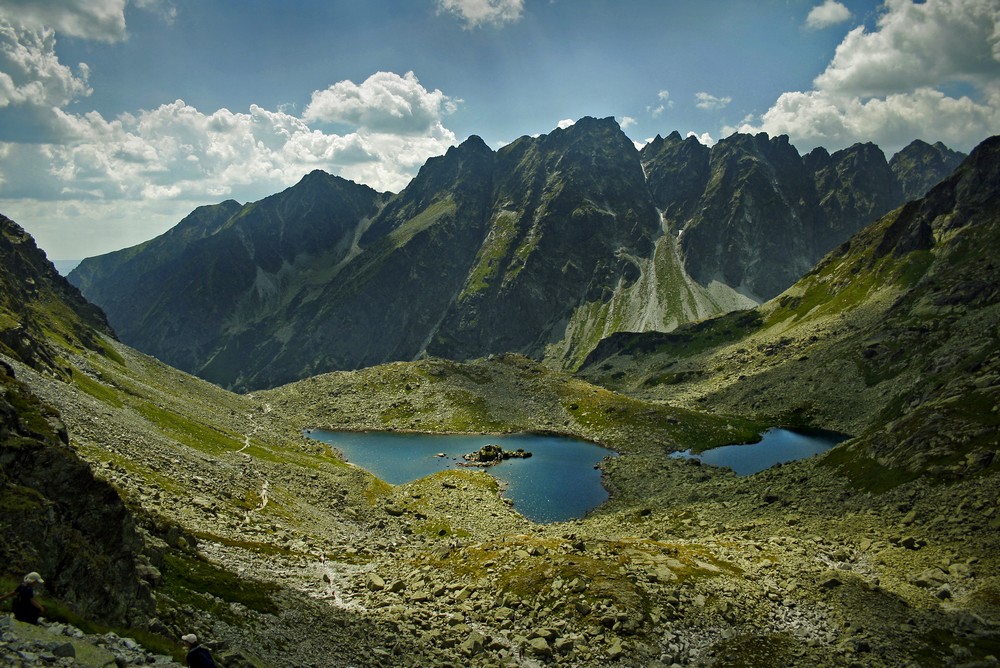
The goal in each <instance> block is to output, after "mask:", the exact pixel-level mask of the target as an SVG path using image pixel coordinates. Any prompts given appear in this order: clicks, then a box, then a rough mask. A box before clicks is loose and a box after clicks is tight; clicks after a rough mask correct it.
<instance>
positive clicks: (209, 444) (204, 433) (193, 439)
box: [136, 401, 243, 456]
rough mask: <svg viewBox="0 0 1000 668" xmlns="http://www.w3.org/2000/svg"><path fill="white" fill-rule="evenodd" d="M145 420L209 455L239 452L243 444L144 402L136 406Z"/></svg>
mask: <svg viewBox="0 0 1000 668" xmlns="http://www.w3.org/2000/svg"><path fill="white" fill-rule="evenodd" d="M136 410H138V411H139V413H141V414H142V415H143V416H144V417H145V418H146V419H147V420H149V421H150V422H152V423H153V424H155V425H156V426H157V427H158V428H159V429H160V430H162V432H163V433H164V434H166V435H168V436H170V437H171V438H174V439H176V440H177V441H178V442H180V443H183V444H184V445H186V446H188V447H191V448H194V449H196V450H200V451H202V452H205V453H207V454H211V455H216V456H217V455H221V454H223V453H226V452H232V451H234V450H239V449H240V448H241V447H243V443H242V441H241V440H239V437H237V436H235V435H233V434H225V433H223V432H221V431H219V430H218V429H216V428H214V427H210V426H208V425H205V424H202V423H200V422H195V421H194V420H192V419H190V418H187V417H185V416H183V415H180V414H179V413H176V412H174V411H171V410H168V409H166V408H162V407H160V406H156V405H154V404H152V403H150V402H147V401H144V402H140V403H138V404H137V405H136Z"/></svg>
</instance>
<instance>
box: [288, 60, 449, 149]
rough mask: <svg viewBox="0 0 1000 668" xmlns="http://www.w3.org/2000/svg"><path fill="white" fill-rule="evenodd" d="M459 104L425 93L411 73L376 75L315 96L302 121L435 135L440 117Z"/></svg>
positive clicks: (437, 93)
mask: <svg viewBox="0 0 1000 668" xmlns="http://www.w3.org/2000/svg"><path fill="white" fill-rule="evenodd" d="M459 102H460V100H456V99H452V98H450V97H448V96H447V95H445V94H444V93H442V92H441V91H440V90H434V91H428V90H427V89H425V88H424V87H423V86H421V85H420V82H419V81H418V80H417V77H416V75H414V74H413V72H407V73H406V74H405V75H403V76H399V75H398V74H395V73H394V72H376V73H375V74H373V75H371V76H370V77H368V78H367V79H366V80H365V81H364V82H363V83H361V84H356V83H354V82H353V81H340V82H337V83H335V84H334V85H332V86H330V87H329V88H327V89H326V90H322V91H316V92H314V93H313V94H312V101H310V102H309V105H308V106H307V107H306V109H305V111H304V112H303V114H302V117H303V119H305V120H306V121H320V122H328V123H347V124H350V125H356V126H360V127H364V128H366V129H368V130H370V131H374V132H393V133H401V134H423V133H426V132H428V131H434V130H435V129H436V128H437V127H438V126H439V125H440V122H441V117H442V116H443V115H445V114H450V113H452V112H454V111H455V109H456V107H457V104H458V103H459Z"/></svg>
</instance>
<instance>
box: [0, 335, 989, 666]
mask: <svg viewBox="0 0 1000 668" xmlns="http://www.w3.org/2000/svg"><path fill="white" fill-rule="evenodd" d="M113 345H114V346H115V348H116V350H117V352H118V355H120V356H121V360H120V362H114V361H111V360H108V359H106V358H103V357H101V356H99V355H84V356H80V357H78V358H76V359H73V360H72V363H73V366H74V369H75V371H74V379H75V380H74V383H73V384H67V383H65V382H63V381H60V380H56V379H53V378H48V377H45V376H42V375H40V374H36V373H35V372H33V371H32V370H30V369H27V368H25V367H19V368H18V374H19V377H21V378H23V379H27V380H28V381H30V384H31V386H32V387H33V389H34V390H35V391H36V392H37V393H38V394H39V395H40V396H41V397H42V398H43V399H45V400H46V401H48V402H50V403H51V404H53V405H54V406H56V407H57V408H58V409H59V411H60V414H61V415H62V419H63V420H64V421H65V423H66V425H67V427H68V431H69V434H70V444H71V447H72V448H73V449H74V450H75V451H76V452H77V453H78V454H79V455H80V456H81V457H83V458H84V459H85V460H86V461H88V462H89V463H90V466H91V469H92V470H93V472H94V473H95V475H96V476H97V477H98V478H101V479H103V480H106V481H108V482H110V483H111V484H112V485H113V486H114V487H115V488H116V489H118V490H119V492H120V494H121V495H122V496H123V498H125V500H126V503H127V504H128V505H129V506H130V507H131V508H133V509H134V510H135V512H136V513H137V516H138V517H139V518H140V520H141V521H142V523H143V532H144V535H145V540H146V542H147V545H148V546H149V550H150V555H151V556H150V558H149V564H148V566H147V567H146V568H145V569H144V570H143V572H144V577H145V578H146V581H148V583H149V585H150V587H151V589H152V592H153V595H154V596H155V598H156V601H157V610H156V614H157V617H156V618H154V619H151V620H150V621H149V628H150V629H152V630H154V631H156V632H159V633H161V634H162V635H164V636H165V637H168V638H177V637H179V636H180V635H181V634H182V633H187V632H195V633H197V634H198V635H199V636H200V637H203V638H205V639H208V640H209V641H210V642H212V643H216V646H217V647H218V652H217V657H218V658H219V659H220V662H221V663H222V665H225V666H237V665H238V666H247V665H254V666H275V667H278V666H292V665H295V666H315V667H317V668H318V667H325V666H331V667H336V666H428V665H435V666H447V665H452V666H497V665H505V666H540V665H546V664H555V665H572V666H672V665H680V666H777V665H816V666H852V665H857V666H905V665H914V666H917V665H919V666H924V665H949V666H952V665H953V666H970V667H971V666H990V665H996V664H997V659H996V657H997V656H1000V568H998V563H997V562H998V556H997V555H998V554H1000V549H998V548H1000V544H998V543H1000V538H998V536H1000V531H998V530H1000V514H998V511H997V510H996V508H997V505H998V498H997V489H998V488H1000V486H998V485H997V482H998V481H997V476H996V474H991V473H990V472H989V471H988V470H987V471H986V472H985V473H984V472H982V471H981V470H980V469H976V470H978V471H980V472H979V473H978V474H977V475H975V476H970V477H969V478H967V479H965V480H963V481H961V482H957V483H954V484H950V485H947V486H946V485H933V484H930V483H927V482H925V481H922V480H919V479H918V480H916V481H914V482H910V483H907V484H904V485H899V486H895V487H892V488H890V489H885V490H881V489H872V488H870V489H866V488H863V487H854V486H852V485H851V484H849V482H848V480H847V478H846V477H844V476H843V475H842V471H841V469H839V468H838V467H837V466H836V465H835V462H834V461H832V460H831V459H830V458H829V457H828V458H826V459H814V460H810V461H805V462H799V463H796V464H793V465H786V466H782V467H778V468H775V469H771V470H769V471H766V472H762V473H760V474H757V475H755V476H751V477H748V478H738V477H736V476H735V475H733V474H732V473H731V472H729V471H727V470H719V469H713V468H711V467H705V466H699V465H697V463H694V462H691V461H680V460H673V459H670V458H668V457H667V456H666V454H667V453H668V452H670V451H672V450H676V449H683V448H686V447H690V444H689V442H688V441H689V439H691V438H693V437H695V436H697V437H698V438H703V437H706V435H713V434H714V435H715V436H714V437H715V438H716V439H721V438H722V436H721V435H720V434H725V433H733V432H736V433H738V432H739V431H740V430H743V429H745V428H748V425H746V424H744V423H742V422H740V421H739V420H736V419H735V418H727V417H725V416H703V417H701V418H699V419H701V420H702V423H697V422H696V420H695V418H696V417H697V415H695V414H691V413H688V412H686V411H685V409H681V408H675V407H671V406H664V405H659V406H657V405H654V404H647V403H642V402H637V401H634V400H628V399H626V398H624V397H621V396H620V395H614V394H613V393H610V392H607V391H606V390H603V389H600V388H597V387H595V386H591V385H588V384H586V383H583V382H582V381H579V380H576V379H573V378H571V377H569V376H565V375H561V374H554V373H552V372H549V371H547V370H545V369H543V368H542V367H539V366H537V365H535V364H533V363H531V362H529V361H527V360H524V359H523V358H517V357H506V358H500V359H497V360H492V361H482V362H478V363H473V364H468V365H459V364H453V363H446V362H442V361H437V360H428V361H425V362H419V363H414V364H400V365H390V366H388V367H379V368H377V369H372V370H366V371H360V372H353V373H343V374H330V375H327V376H321V377H318V378H316V379H311V380H309V381H304V382H303V383H299V384H296V385H292V386H288V387H286V388H279V389H278V390H274V391H270V392H266V393H259V394H257V395H248V396H240V395H233V394H230V393H226V392H224V391H222V390H219V389H218V388H216V387H214V386H211V385H209V384H207V383H203V382H202V381H199V380H197V379H194V378H191V377H190V376H184V375H181V374H178V373H177V372H175V371H173V370H171V369H168V368H166V367H163V366H162V365H159V364H158V363H156V362H155V361H154V360H151V359H150V358H146V357H143V356H141V355H138V354H137V353H135V352H134V351H131V350H130V349H128V348H126V347H124V346H119V345H118V344H113ZM192 397H196V398H197V400H196V401H192ZM307 427H319V428H333V429H385V428H394V429H422V430H428V431H484V432H500V431H505V430H514V431H520V430H532V429H534V430H544V431H559V432H562V433H566V434H571V435H575V436H579V437H584V438H589V439H591V440H594V441H597V442H599V443H602V444H604V445H606V446H608V447H610V448H614V449H615V450H616V451H618V452H619V453H621V456H619V457H617V458H614V459H609V460H607V461H606V463H605V465H604V471H605V474H606V483H607V485H608V487H609V489H611V490H612V492H613V497H612V500H611V501H610V502H608V503H607V504H605V505H604V506H602V507H601V508H599V509H598V510H597V511H595V512H594V513H592V514H591V515H590V516H588V517H586V518H583V519H580V520H575V521H571V522H565V523H556V524H549V525H538V524H534V523H532V522H529V521H528V520H526V519H524V518H523V517H521V516H520V515H518V514H517V512H516V511H515V510H514V509H512V508H511V507H510V505H509V504H508V503H507V502H506V501H505V500H504V499H503V498H502V497H501V493H500V489H499V488H498V486H497V484H496V483H495V482H494V480H493V478H491V477H490V476H489V475H488V474H487V473H486V472H484V471H481V470H475V469H464V470H452V471H446V472H442V473H439V474H436V475H433V476H430V477H427V478H424V479H421V480H418V481H415V482H412V483H410V484H406V485H400V486H396V487H393V486H390V485H387V484H385V483H382V482H381V481H378V480H377V479H375V478H373V477H372V476H371V475H369V474H367V473H366V472H364V471H361V470H360V469H357V468H355V467H353V466H350V465H348V464H345V463H344V462H343V461H341V460H339V459H337V458H336V457H335V456H334V455H333V454H332V453H331V452H330V451H329V450H328V449H327V448H326V447H325V446H323V445H321V444H319V443H317V442H315V441H312V440H310V439H308V438H306V437H305V436H303V435H302V430H303V429H304V428H307ZM688 432H691V433H688ZM501 466H502V464H501ZM5 637H6V636H5ZM31 651H33V650H31ZM35 654H38V655H39V656H40V655H41V654H40V652H35ZM149 655H150V656H154V657H155V655H154V654H151V653H150V654H149ZM60 660H62V659H60ZM155 660H157V659H155V658H154V661H155ZM45 661H47V659H46V660H42V659H39V660H38V662H36V663H22V665H59V664H58V663H56V664H53V663H45ZM13 665H17V664H13ZM70 665H72V664H70ZM84 665H87V664H84Z"/></svg>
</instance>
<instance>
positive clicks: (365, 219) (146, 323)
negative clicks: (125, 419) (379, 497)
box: [70, 118, 940, 389]
mask: <svg viewBox="0 0 1000 668" xmlns="http://www.w3.org/2000/svg"><path fill="white" fill-rule="evenodd" d="M939 163H940V161H938V162H934V161H928V160H917V159H915V158H914V159H910V160H909V161H908V162H907V163H906V164H908V165H911V167H910V168H908V170H906V173H907V174H910V176H907V178H916V176H917V175H918V174H925V171H926V170H929V171H930V172H932V171H933V169H932V168H936V167H937V166H939ZM925 167H926V170H925ZM928 173H929V172H928ZM928 178H930V177H928ZM901 193H902V190H901V187H900V185H899V183H898V182H897V179H896V176H895V175H894V173H893V172H892V171H891V170H890V169H889V167H888V165H887V163H886V162H885V157H884V156H883V155H882V153H881V151H880V150H879V149H878V148H877V147H874V146H873V145H870V144H869V145H860V144H859V145H857V146H854V147H851V148H849V149H845V150H844V151H838V152H837V153H835V154H833V155H832V156H831V155H828V154H827V153H826V152H825V151H823V150H821V149H818V150H817V151H814V152H813V153H811V154H809V155H808V156H805V157H801V156H799V154H798V152H797V151H796V150H795V149H794V147H792V146H791V145H790V144H789V143H788V140H787V137H778V138H774V139H769V138H768V137H767V136H766V135H763V134H761V135H757V136H749V135H739V134H737V135H733V136H732V137H729V138H727V139H725V140H723V141H721V142H719V143H718V144H717V145H716V146H714V147H712V148H711V149H710V148H708V147H706V146H703V145H701V144H699V143H698V142H697V141H696V140H694V139H691V138H689V139H686V140H682V139H681V138H680V136H679V135H678V134H677V133H674V134H672V135H670V136H669V137H668V138H666V139H662V138H657V139H656V140H654V141H652V142H651V143H650V144H649V145H647V146H646V147H644V148H643V150H642V151H641V152H640V151H637V150H636V148H635V146H634V145H633V143H632V142H631V140H629V139H628V137H627V136H626V135H625V134H624V133H623V132H622V131H621V128H620V127H619V126H618V124H617V123H616V122H615V121H614V119H612V118H607V119H594V118H584V119H581V120H580V121H579V122H577V123H576V124H574V125H572V126H570V127H568V128H565V129H557V130H554V131H553V132H551V133H550V134H548V135H540V136H537V137H522V138H520V139H518V140H517V141H515V142H513V143H511V144H510V145H508V146H505V147H503V148H502V149H500V150H499V151H497V152H495V153H494V152H493V151H492V150H491V149H490V148H488V147H487V146H486V145H485V144H484V143H483V141H482V140H481V139H479V138H478V137H471V138H470V139H468V140H467V141H466V142H464V143H463V144H462V145H461V146H458V147H454V148H452V149H451V150H449V151H448V152H447V154H446V155H444V156H440V157H438V158H434V159H431V160H429V161H428V162H427V164H426V165H424V167H423V168H422V169H421V170H420V173H419V174H418V175H417V177H415V178H414V180H413V181H412V182H411V183H410V184H409V185H408V186H407V188H406V189H405V190H404V191H402V192H401V193H399V194H397V195H393V196H389V195H379V194H377V193H375V192H374V191H371V190H370V189H367V188H364V187H363V186H357V185H355V184H350V183H348V182H345V181H343V180H341V179H337V178H335V177H331V176H329V175H326V174H322V173H320V172H314V173H313V174H310V175H309V176H307V177H306V178H304V179H303V180H302V182H301V183H299V184H297V185H296V186H293V187H292V188H289V189H288V190H286V191H284V192H283V193H279V194H278V195H274V196H272V197H269V198H266V199H265V200H262V201H261V202H257V203H253V204H248V205H246V206H244V207H240V206H239V205H238V204H237V203H235V202H225V203H223V204H220V205H217V206H215V207H204V208H202V209H199V210H197V211H196V212H194V213H193V214H192V215H191V216H190V217H189V219H186V220H185V221H183V223H182V224H181V225H179V226H178V227H177V228H175V230H172V231H171V232H169V233H167V234H165V235H162V236H161V237H159V238H157V239H155V240H153V241H150V242H148V243H147V244H143V245H142V246H139V247H136V248H134V249H127V250H125V251H120V252H118V253H114V254H110V255H109V256H105V257H103V258H95V259H91V260H88V261H86V262H84V263H83V264H82V265H81V266H80V267H79V268H77V270H75V271H74V272H73V273H72V274H71V275H70V279H71V280H72V281H74V283H75V284H77V285H79V286H80V287H81V289H82V290H83V291H84V294H86V295H88V296H89V297H90V298H92V299H93V300H94V301H95V302H97V303H99V304H101V305H102V307H103V308H105V309H106V311H107V312H108V314H109V318H110V319H111V322H112V324H113V325H114V326H115V328H116V331H117V332H118V333H119V335H120V336H121V337H122V339H123V341H125V342H126V343H130V344H132V345H135V346H137V347H138V348H140V349H142V350H144V351H146V352H149V353H151V354H154V355H156V356H157V357H159V358H160V359H162V360H164V361H165V362H168V363H170V364H173V365H176V366H178V367H179V368H182V369H184V370H187V371H190V372H192V373H196V374H198V375H199V376H201V377H203V378H207V379H210V380H212V381H213V382H216V383H219V384H221V385H223V386H226V387H231V388H238V389H259V388H263V387H273V386H275V385H279V384H282V383H286V382H289V381H291V380H295V379H298V378H303V377H308V376H309V375H312V374H315V373H319V372H323V371H327V370H332V369H352V368H360V367H365V366H369V365H374V364H379V363H383V362H387V361H393V360H413V359H419V358H420V357H421V356H424V355H436V356H442V357H448V358H452V359H457V360H466V359H473V358H477V357H481V356H486V355H490V354H497V353H504V352H517V353H521V354H525V355H529V356H531V357H533V358H535V359H544V360H545V361H546V363H547V364H549V365H551V366H553V367H557V368H564V369H574V368H576V367H577V366H579V364H580V363H581V362H582V361H583V359H584V358H585V357H586V355H587V354H588V353H589V352H590V351H591V350H592V349H593V347H594V346H595V345H596V344H597V342H598V341H599V340H600V339H601V338H603V337H606V336H608V335H610V334H613V333H614V332H619V331H669V330H670V329H672V328H674V327H676V326H677V325H679V324H681V323H684V322H689V321H691V320H697V319H701V318H704V317H709V316H712V315H715V314H718V313H721V312H726V311H730V310H733V309H738V308H746V307H748V306H751V305H753V304H755V303H759V302H760V301H761V299H763V298H765V297H770V296H773V295H774V294H777V293H778V292H780V291H781V290H783V289H784V288H785V287H787V286H788V285H790V284H791V283H792V282H793V281H794V280H795V279H797V278H798V277H799V276H801V275H802V274H803V273H804V272H805V271H807V270H808V269H809V268H810V267H811V266H813V264H815V262H816V261H817V260H818V259H819V258H820V257H822V255H823V253H825V252H827V251H828V250H830V249H831V248H832V247H834V246H835V245H837V244H839V243H841V242H843V241H844V240H845V239H846V238H847V237H848V236H849V235H850V234H851V233H853V232H854V231H856V230H857V229H860V228H861V227H862V226H863V225H865V224H867V223H869V222H871V221H872V220H874V218H875V217H877V215H880V214H881V213H884V212H885V211H887V210H888V209H889V208H891V207H892V206H897V205H898V204H900V203H902V200H901V196H902V195H901Z"/></svg>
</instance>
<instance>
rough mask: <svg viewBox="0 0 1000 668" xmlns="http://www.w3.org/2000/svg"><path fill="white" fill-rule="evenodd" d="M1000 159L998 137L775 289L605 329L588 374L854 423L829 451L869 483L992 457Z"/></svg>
mask: <svg viewBox="0 0 1000 668" xmlns="http://www.w3.org/2000/svg"><path fill="white" fill-rule="evenodd" d="M998 165H1000V137H993V138H991V139H988V140H986V141H984V142H983V143H982V144H980V145H979V146H978V147H977V148H976V149H975V150H974V151H973V152H972V154H971V155H970V156H969V157H968V158H967V159H966V160H965V161H964V162H963V163H962V164H961V165H960V166H959V168H958V169H957V170H956V171H955V173H954V174H953V175H952V176H950V177H949V178H947V179H945V180H944V181H943V182H941V183H940V184H939V185H937V186H936V187H934V188H933V189H931V191H930V192H929V193H927V195H926V196H925V197H923V198H921V199H919V200H915V201H913V202H910V203H908V204H906V205H904V206H903V207H900V208H899V209H897V210H895V211H893V212H892V213H890V214H888V215H886V216H885V217H883V218H882V219H880V220H879V221H877V222H876V223H875V224H873V225H871V226H869V227H867V228H865V229H864V230H862V231H861V232H860V233H858V234H857V235H855V236H853V237H852V238H851V239H850V240H848V241H847V242H845V243H844V244H843V245H842V246H841V247H839V248H838V249H836V250H834V251H832V252H831V253H830V254H829V255H827V256H826V257H825V258H824V259H823V261H822V262H821V263H819V264H818V265H817V266H816V267H815V268H814V269H812V270H811V271H810V272H809V273H807V274H806V275H805V276H804V277H803V278H802V279H800V280H799V281H798V282H797V283H796V284H795V285H793V286H792V287H790V288H789V289H788V290H786V291H785V292H784V293H783V294H781V295H780V296H778V297H777V298H775V299H773V300H771V301H769V302H767V303H765V304H763V305H761V306H760V307H758V308H757V309H755V310H753V311H747V312H744V313H739V314H730V315H727V316H722V317H720V318H718V319H715V320H710V321H706V322H703V323H698V324H696V325H692V326H686V327H681V328H679V329H677V330H676V331H675V332H672V333H669V334H624V333H623V334H618V335H615V336H613V337H610V338H609V339H607V340H605V341H604V342H602V343H601V345H599V346H598V347H597V349H595V350H594V352H593V353H592V355H591V356H590V357H589V358H588V360H587V362H586V363H585V365H584V367H583V369H582V370H581V372H582V374H583V376H584V377H587V378H589V379H591V380H598V381H600V382H602V383H604V384H607V385H609V386H611V387H615V388H618V389H628V390H629V391H634V392H638V393H639V394H640V395H643V396H647V397H653V396H655V397H657V398H659V399H660V400H666V401H678V400H683V401H693V402H696V403H702V402H707V403H710V404H711V405H713V406H715V407H717V408H718V409H719V410H736V409H737V408H739V409H742V410H750V411H752V412H754V413H756V414H765V415H772V416H774V419H775V420H776V421H778V422H782V421H785V422H791V423H805V424H810V425H820V426H825V427H828V428H835V429H839V430H842V431H847V432H849V433H851V434H852V435H855V436H857V438H856V439H854V441H852V446H851V447H850V448H849V449H847V450H841V451H838V458H837V459H836V461H837V462H839V463H840V464H841V465H843V466H850V467H853V468H854V470H855V471H865V474H864V475H865V476H866V478H867V480H868V482H869V484H872V485H892V484H898V483H899V481H900V480H902V479H904V478H907V477H910V478H912V477H913V476H914V475H918V474H922V473H928V472H931V473H933V474H934V475H935V476H936V477H938V478H941V477H948V478H955V479H961V478H964V477H966V476H971V475H978V474H979V473H981V472H982V471H983V470H984V469H986V468H988V467H990V466H996V454H997V451H998V449H1000V441H998V437H997V434H998V433H1000V432H998V428H1000V417H998V415H997V412H996V408H995V407H996V406H997V405H998V401H1000V346H998V342H997V338H996V331H997V327H998V325H1000V287H998V286H1000V272H998V268H997V267H998V265H997V262H996V258H995V249H996V248H998V247H1000V171H998ZM847 451H852V452H853V453H854V457H856V458H857V459H851V458H850V457H849V456H848V455H846V454H845V452H847ZM859 460H860V461H861V463H860V464H859V463H858V462H859Z"/></svg>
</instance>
